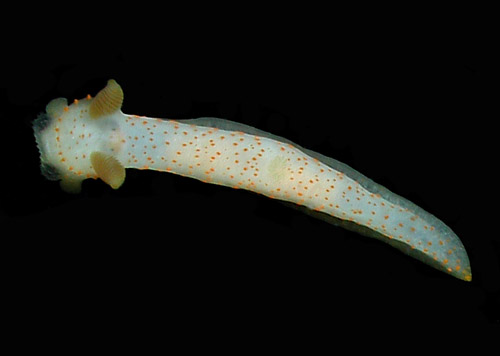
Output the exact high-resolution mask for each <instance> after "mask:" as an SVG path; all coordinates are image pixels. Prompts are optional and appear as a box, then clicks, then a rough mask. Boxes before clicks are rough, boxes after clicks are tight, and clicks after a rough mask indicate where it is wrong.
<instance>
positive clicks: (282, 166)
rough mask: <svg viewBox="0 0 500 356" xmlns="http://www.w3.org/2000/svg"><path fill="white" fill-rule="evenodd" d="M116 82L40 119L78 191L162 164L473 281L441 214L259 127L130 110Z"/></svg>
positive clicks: (56, 168)
mask: <svg viewBox="0 0 500 356" xmlns="http://www.w3.org/2000/svg"><path fill="white" fill-rule="evenodd" d="M122 102H123V91H122V89H121V87H120V86H119V85H118V84H117V83H116V82H115V81H114V80H110V81H108V84H107V86H106V87H105V88H104V89H102V90H101V91H100V92H99V93H98V94H97V95H96V96H95V97H94V98H92V97H91V96H90V95H89V96H87V98H84V99H81V100H75V101H74V102H73V103H71V105H68V103H67V101H66V99H64V98H59V99H54V100H52V101H51V102H50V103H49V104H48V105H47V107H46V111H45V112H44V113H42V114H40V115H39V117H38V118H37V119H36V120H35V121H34V123H33V129H34V132H35V138H36V142H37V144H38V147H39V150H40V160H41V170H42V173H43V175H44V176H45V177H46V178H48V179H50V180H60V184H61V187H62V188H63V189H64V190H65V191H67V192H71V193H77V192H79V191H80V189H81V183H82V181H83V180H84V179H87V178H93V179H96V178H100V179H102V180H103V181H104V182H106V183H107V184H109V185H110V186H111V187H112V188H114V189H117V188H119V187H120V186H121V185H122V184H123V182H124V180H125V168H136V169H153V170H157V171H163V172H170V173H175V174H180V175H183V176H187V177H191V178H196V179H199V180H201V181H203V182H207V183H213V184H220V185H224V186H228V187H232V188H239V189H247V190H250V191H253V192H256V193H260V194H263V195H265V196H268V197H270V198H274V199H279V200H283V201H287V202H291V203H294V204H297V205H299V206H301V207H303V208H304V209H307V210H308V211H309V212H311V213H312V214H315V215H316V216H318V217H320V218H324V219H326V220H327V221H329V222H331V223H334V224H337V225H341V226H344V227H346V228H348V229H352V230H355V231H358V232H360V233H362V234H364V235H368V236H371V237H375V238H378V239H380V240H382V241H384V242H386V243H389V244H390V245H392V246H394V247H396V248H398V249H400V250H402V251H403V252H405V253H407V254H408V255H410V256H413V257H415V258H417V259H419V260H421V261H422V262H424V263H427V264H429V265H431V266H432V267H434V268H437V269H439V270H441V271H443V272H445V273H449V274H450V275H452V276H454V277H457V278H459V279H462V280H465V281H470V280H471V279H472V274H471V268H470V264H469V259H468V256H467V252H466V251H465V249H464V246H463V244H462V242H461V241H460V239H459V238H458V237H457V236H456V235H455V234H454V233H453V231H452V230H451V229H450V228H449V227H448V226H446V225H445V224H444V223H443V222H442V221H440V220H439V219H438V218H436V217H434V216H433V215H431V214H430V213H428V212H426V211H424V210H423V209H421V208H419V207H418V206H416V205H415V204H413V203H411V202H410V201H408V200H406V199H404V198H402V197H400V196H398V195H396V194H394V193H392V192H390V191H389V190H387V189H386V188H384V187H382V186H380V185H378V184H376V183H375V182H373V181H372V180H370V179H368V178H366V177H365V176H363V175H362V174H360V173H359V172H357V171H355V170H354V169H352V168H350V167H349V166H347V165H345V164H343V163H341V162H338V161H336V160H334V159H332V158H328V157H325V156H323V155H321V154H318V153H315V152H312V151H310V150H307V149H304V148H302V147H300V146H298V145H297V144H295V143H293V142H290V141H288V140H286V139H284V138H281V137H278V136H274V135H272V134H269V133H266V132H264V131H261V130H258V129H255V128H253V127H250V126H246V125H243V124H239V123H235V122H231V121H228V120H223V119H215V118H199V119H192V120H179V121H175V120H163V119H156V118H148V117H142V116H137V115H126V114H124V113H122V112H121V106H122Z"/></svg>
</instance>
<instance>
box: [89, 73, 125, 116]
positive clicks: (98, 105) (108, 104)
mask: <svg viewBox="0 0 500 356" xmlns="http://www.w3.org/2000/svg"><path fill="white" fill-rule="evenodd" d="M122 103H123V90H122V88H121V87H120V85H119V84H118V83H117V82H116V81H115V80H113V79H111V80H108V84H107V85H106V87H105V88H104V89H102V90H101V91H100V92H99V93H97V95H96V96H95V98H94V100H93V101H92V103H91V104H90V108H89V115H90V117H91V118H93V119H97V118H99V117H102V116H106V115H109V114H112V113H114V112H115V111H117V110H120V109H121V107H122Z"/></svg>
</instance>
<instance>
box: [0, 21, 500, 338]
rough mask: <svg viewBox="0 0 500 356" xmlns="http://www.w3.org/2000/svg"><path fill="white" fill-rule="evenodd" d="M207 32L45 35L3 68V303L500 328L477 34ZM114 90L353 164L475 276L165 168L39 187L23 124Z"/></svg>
mask: <svg viewBox="0 0 500 356" xmlns="http://www.w3.org/2000/svg"><path fill="white" fill-rule="evenodd" d="M236 22H237V21H236ZM212 25H213V24H210V22H208V23H207V24H206V26H210V29H211V31H207V32H205V30H204V28H203V26H202V27H201V29H200V28H197V29H196V30H192V31H190V30H189V29H188V28H186V27H189V26H186V27H182V28H177V29H172V28H168V29H167V28H162V27H161V26H158V27H154V28H151V29H149V28H147V29H146V30H145V31H144V32H141V34H140V35H137V34H136V37H134V38H133V40H134V46H132V45H131V44H130V43H128V42H127V38H131V37H126V36H125V35H123V34H121V33H120V32H119V33H118V34H115V33H106V35H107V36H108V37H109V38H108V39H107V41H108V44H107V45H106V46H102V47H93V43H92V38H93V37H94V36H95V34H93V33H90V34H88V37H78V38H73V39H71V38H69V39H64V40H60V41H59V40H54V41H51V42H46V41H44V38H40V45H39V46H37V45H36V44H35V45H33V46H27V47H28V48H24V50H26V51H27V53H26V54H25V55H23V56H19V57H15V56H14V57H11V58H10V59H11V60H10V61H9V63H8V64H6V65H5V66H4V67H3V73H2V78H1V84H2V86H1V88H0V100H1V103H0V115H1V116H0V120H1V122H2V125H3V126H2V127H3V128H4V129H3V131H2V136H3V140H2V146H4V147H2V153H3V158H4V162H5V164H4V165H3V167H2V168H1V169H2V178H3V180H4V184H2V192H1V214H2V215H1V216H0V218H1V219H2V225H3V226H4V227H3V231H4V232H3V233H2V239H1V243H2V245H3V247H2V249H1V251H2V254H3V255H4V256H3V257H4V258H3V261H4V273H6V275H7V276H10V277H7V280H10V282H12V283H13V285H14V286H15V288H13V289H12V290H13V293H14V296H15V297H16V298H18V299H19V300H20V301H21V302H23V301H24V302H25V303H26V304H27V305H31V306H32V307H31V308H32V309H31V311H32V312H33V313H42V314H43V312H40V311H39V310H40V309H43V308H41V306H42V305H45V306H46V305H47V304H48V305H49V306H51V308H53V309H55V310H57V309H59V308H68V309H71V308H73V307H74V306H75V304H78V309H79V310H80V312H81V313H82V314H85V313H87V312H88V313H92V310H93V308H94V307H97V306H101V307H105V308H107V309H108V310H109V313H110V314H113V315H114V314H116V316H117V317H118V318H124V316H123V314H122V313H121V311H122V310H123V309H124V308H125V305H134V306H135V307H134V308H132V309H133V311H130V313H139V312H138V311H137V306H138V305H140V306H141V308H144V313H146V314H148V313H151V312H154V313H159V314H160V315H162V314H163V313H166V314H168V313H173V310H177V311H178V312H179V310H180V312H179V313H181V314H182V313H185V315H186V317H187V318H188V319H189V318H194V319H196V320H197V321H198V322H201V323H206V324H205V325H209V324H210V322H208V321H206V320H218V318H223V319H224V320H225V321H226V322H227V323H229V324H231V323H233V322H234V323H237V322H238V320H242V319H243V320H251V321H259V320H261V321H262V323H263V324H272V325H276V326H277V327H283V326H284V325H289V327H290V328H294V327H304V325H309V324H315V323H316V322H318V321H322V322H325V323H326V324H327V325H330V326H332V324H331V323H334V322H335V323H346V324H347V323H352V324H351V325H350V326H349V327H354V328H357V327H358V323H359V324H363V325H367V324H366V323H367V322H368V325H374V324H375V323H376V321H377V320H387V321H388V322H389V324H390V325H398V324H399V323H408V322H411V323H413V322H415V323H419V322H427V323H433V324H435V325H437V326H438V327H439V325H443V324H445V325H447V326H449V327H455V325H457V323H462V324H466V325H468V326H469V327H470V326H488V325H490V326H495V325H496V326H498V324H499V322H500V316H499V314H498V310H496V306H497V304H496V302H497V299H496V298H497V297H498V292H499V279H500V277H499V276H500V274H499V266H498V253H499V245H498V238H497V236H495V235H497V230H498V229H497V228H496V227H495V225H496V223H497V222H496V221H495V220H494V217H493V216H494V211H492V209H495V210H497V209H496V208H490V206H489V205H488V204H487V202H489V201H490V200H493V199H494V198H493V197H492V196H493V194H494V193H495V189H496V188H495V184H496V179H495V178H496V177H497V176H498V174H496V173H493V172H492V171H491V169H492V165H493V166H494V165H495V163H497V162H496V159H495V160H492V157H493V154H494V150H493V144H494V143H495V139H496V136H495V135H494V132H495V131H498V130H497V129H495V128H494V121H493V119H495V120H497V119H498V114H497V113H496V114H494V115H493V114H491V113H489V112H488V110H487V109H486V107H487V105H488V104H489V103H491V102H492V101H493V100H494V99H495V102H496V101H497V99H496V97H494V96H493V94H492V93H491V92H490V91H489V90H488V89H487V88H488V86H489V85H490V81H491V79H490V74H491V73H490V72H489V70H488V69H487V67H486V65H484V63H483V62H482V60H481V59H480V57H479V56H478V55H477V53H478V51H477V50H478V49H476V48H474V49H471V47H469V46H470V45H473V44H474V41H472V44H471V43H469V42H467V40H466V39H465V38H462V37H461V36H458V38H455V41H453V42H452V41H450V38H449V37H448V35H447V34H445V35H443V36H442V37H437V38H433V41H429V37H421V36H420V34H418V33H417V34H411V33H402V34H399V35H395V32H397V31H393V30H391V31H388V33H391V34H392V35H391V36H388V33H384V32H382V33H380V32H376V33H372V32H371V31H369V30H364V31H361V32H360V33H357V32H356V29H355V28H354V26H353V27H352V28H347V29H346V28H344V29H340V28H336V27H335V26H334V25H330V24H329V23H321V22H320V23H317V24H315V25H314V26H312V27H311V26H310V25H308V26H303V25H301V24H300V23H292V24H278V23H276V31H274V32H271V33H269V32H265V33H263V34H256V33H254V32H253V31H252V30H250V29H249V30H248V32H245V31H243V32H242V33H238V34H234V36H232V35H233V34H232V33H231V30H230V28H228V27H226V26H221V28H219V29H214V28H213V27H215V26H212ZM255 26H258V24H255ZM290 26H291V28H292V29H291V28H290ZM306 27H307V28H308V30H305V28H306ZM131 33H133V31H132V32H131ZM152 33H154V34H156V35H157V37H155V40H154V41H153V42H152V43H149V42H148V43H146V42H144V43H143V44H142V45H138V44H137V43H141V42H143V39H144V40H145V39H148V38H149V35H150V34H152ZM184 36H186V37H184ZM70 37H71V36H70ZM116 37H123V38H122V40H121V41H114V40H113V39H114V38H116ZM430 37H432V36H430ZM35 42H36V41H35ZM104 42H106V41H104ZM18 58H19V60H18ZM12 59H13V60H12ZM111 78H113V79H115V80H117V82H118V83H120V84H121V86H122V88H123V90H124V93H125V101H124V105H123V108H122V111H123V112H125V113H127V114H139V115H145V116H150V117H161V118H171V119H187V118H195V117H200V116H214V117H221V118H225V119H229V120H233V121H237V122H242V123H244V124H247V125H251V126H254V127H256V128H259V129H262V130H266V131H269V132H271V133H273V134H276V135H280V136H283V137H286V138H288V139H290V140H292V141H294V142H296V143H298V144H299V145H301V146H303V147H306V148H309V149H312V150H314V151H317V152H320V153H322V154H324V155H326V156H330V157H333V158H335V159H338V160H340V161H342V162H344V163H347V164H348V165H350V166H352V167H353V168H355V169H356V170H358V171H360V172H361V173H363V174H365V175H366V176H368V177H370V178H372V179H373V180H374V181H376V182H378V183H380V184H382V185H384V186H386V187H387V188H389V189H390V190H392V191H394V192H395V193H397V194H399V195H402V196H404V197H406V198H408V199H410V200H411V201H413V202H414V203H416V204H417V205H419V206H421V207H422V208H424V209H425V210H427V211H429V212H431V213H432V214H434V215H436V216H437V217H439V218H440V219H441V220H443V221H444V222H445V223H446V224H447V225H449V226H450V227H451V228H452V229H453V230H454V231H455V232H456V233H457V235H458V236H459V237H460V238H461V240H462V241H463V243H464V245H465V247H466V249H467V251H468V253H469V257H470V259H471V266H472V272H473V281H472V282H471V283H466V282H463V281H460V280H457V279H455V278H453V277H450V276H448V275H446V274H444V273H442V272H439V271H436V270H434V269H432V268H431V267H428V266H426V265H424V264H422V263H421V262H419V261H417V260H414V259H412V258H410V257H407V256H405V255H403V254H401V253H400V252H399V251H397V250H395V249H393V248H391V247H390V246H386V245H384V244H383V243H381V242H379V241H375V240H371V239H369V238H366V237H363V236H359V235H357V234H355V233H351V232H348V231H345V230H343V229H340V228H337V227H334V226H331V225H328V224H326V223H324V222H322V221H319V220H315V219H314V218H312V217H309V216H307V215H304V214H302V213H301V212H299V211H296V210H295V209H290V208H289V207H287V206H285V205H283V204H281V203H280V202H278V201H275V200H270V199H267V198H265V197H263V196H259V195H257V194H252V193H249V192H245V191H243V190H232V189H228V188H224V187H219V186H215V185H209V184H204V183H201V182H198V181H195V180H192V179H188V178H183V177H179V176H174V175H170V174H165V173H158V172H150V171H135V170H128V171H127V178H126V181H125V183H124V185H123V186H122V187H121V188H120V189H118V190H116V191H113V190H112V189H110V188H109V187H108V186H106V185H105V184H104V183H102V182H100V181H90V180H89V181H85V182H84V184H83V191H82V193H81V194H79V195H68V194H66V193H63V192H62V191H61V190H60V188H59V186H58V184H57V183H55V182H50V181H47V180H45V179H44V178H43V177H42V176H41V175H40V172H39V158H38V152H37V148H36V145H35V140H34V137H33V133H32V129H31V122H32V120H33V119H34V118H36V116H37V115H38V113H40V112H42V111H43V110H44V108H45V105H46V104H47V103H48V102H49V101H50V100H51V99H53V98H56V97H61V96H62V97H66V98H68V100H70V101H71V100H72V99H74V98H82V97H85V96H86V95H87V94H92V95H95V94H96V93H97V92H98V91H99V90H100V89H101V88H102V87H104V85H105V84H106V81H107V80H108V79H111ZM495 157H496V155H495ZM490 197H491V198H490ZM16 291H17V292H16ZM33 295H36V296H37V298H36V299H35V301H34V302H33V303H32V296H33ZM44 296H45V298H46V299H45V298H44ZM167 300H168V302H166V301H167ZM55 301H56V302H55ZM82 301H85V302H82ZM38 307H40V308H38ZM139 314H140V313H139ZM118 315H121V316H118ZM195 316H196V317H195ZM200 319H203V320H205V321H204V322H203V321H200ZM370 323H371V324H370ZM323 332H325V333H330V332H331V330H329V326H327V327H326V329H323Z"/></svg>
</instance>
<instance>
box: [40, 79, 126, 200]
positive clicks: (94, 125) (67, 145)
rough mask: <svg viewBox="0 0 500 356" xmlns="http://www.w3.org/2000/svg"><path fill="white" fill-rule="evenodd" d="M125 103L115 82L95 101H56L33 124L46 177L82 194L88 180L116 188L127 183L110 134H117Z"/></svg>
mask: <svg viewBox="0 0 500 356" xmlns="http://www.w3.org/2000/svg"><path fill="white" fill-rule="evenodd" d="M122 100H123V92H122V91H121V88H120V86H119V85H118V84H117V83H116V82H115V81H113V80H110V81H109V82H108V85H107V86H106V87H105V88H104V89H102V90H101V91H100V92H99V93H98V94H97V95H96V97H95V98H91V97H90V96H88V97H87V98H86V99H82V100H75V101H74V102H73V103H72V104H71V105H68V102H67V100H66V99H64V98H58V99H54V100H52V101H51V102H50V103H49V104H48V105H47V107H46V109H45V112H44V113H42V114H40V115H39V116H38V118H37V119H36V120H35V121H34V122H33V131H34V133H35V139H36V142H37V145H38V149H39V151H40V163H41V171H42V174H43V175H44V176H45V177H46V178H47V179H49V180H60V183H61V188H63V190H65V191H66V192H69V193H78V192H80V190H81V183H82V181H83V180H85V179H87V178H94V179H96V178H101V179H102V180H104V181H105V182H106V183H108V184H109V185H110V186H111V187H113V188H115V189H116V188H118V187H119V186H120V185H121V184H122V183H123V181H124V179H125V170H124V168H123V166H122V165H121V164H120V162H118V161H117V160H116V158H115V157H114V156H113V155H112V153H113V147H114V146H113V142H110V140H109V137H110V132H112V131H116V130H117V120H116V117H115V115H116V114H117V113H120V111H119V109H120V107H121V103H122Z"/></svg>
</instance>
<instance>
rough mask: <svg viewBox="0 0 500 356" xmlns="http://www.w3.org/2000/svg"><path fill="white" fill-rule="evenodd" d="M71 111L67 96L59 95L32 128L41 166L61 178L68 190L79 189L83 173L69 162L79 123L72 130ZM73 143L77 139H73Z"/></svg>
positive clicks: (48, 174) (49, 176)
mask: <svg viewBox="0 0 500 356" xmlns="http://www.w3.org/2000/svg"><path fill="white" fill-rule="evenodd" d="M68 112H69V106H68V103H67V100H66V99H64V98H58V99H54V100H52V101H51V102H50V103H49V104H48V105H47V107H46V109H45V112H43V113H41V114H40V115H38V117H37V118H36V120H35V121H33V131H34V134H35V139H36V143H37V146H38V150H39V152H40V169H41V172H42V174H43V175H44V176H45V178H47V179H48V180H52V181H57V180H60V181H61V187H62V188H63V189H64V190H65V191H68V192H72V193H77V192H79V191H80V189H81V188H80V187H81V182H82V180H83V179H84V177H80V176H79V175H78V174H77V171H75V167H72V166H71V165H68V162H69V159H68V157H67V154H68V151H70V150H71V147H70V142H71V141H74V136H75V135H74V134H75V133H76V131H77V129H76V124H74V125H73V126H74V129H73V130H71V129H70V126H69V123H68V119H67V117H66V116H67V115H65V114H66V113H68ZM73 143H74V142H73Z"/></svg>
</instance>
